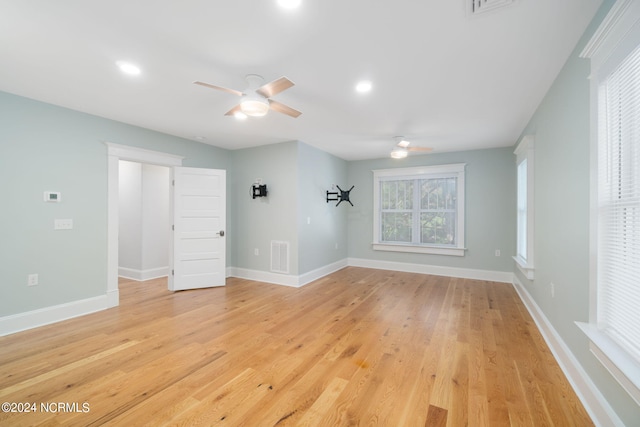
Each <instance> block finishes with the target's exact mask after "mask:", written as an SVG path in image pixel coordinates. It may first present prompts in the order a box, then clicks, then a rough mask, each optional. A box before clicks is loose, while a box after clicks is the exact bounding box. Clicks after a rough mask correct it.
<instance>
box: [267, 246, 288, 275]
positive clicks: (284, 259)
mask: <svg viewBox="0 0 640 427" xmlns="http://www.w3.org/2000/svg"><path fill="white" fill-rule="evenodd" d="M271 271H273V272H274V273H284V274H289V242H283V241H279V240H272V241H271Z"/></svg>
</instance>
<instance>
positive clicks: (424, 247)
mask: <svg viewBox="0 0 640 427" xmlns="http://www.w3.org/2000/svg"><path fill="white" fill-rule="evenodd" d="M373 179H374V186H373V187H374V197H373V199H374V212H375V214H374V215H375V216H374V221H373V222H374V231H373V236H374V243H373V248H374V249H375V250H384V251H399V252H418V253H431V254H440V255H456V256H464V164H454V165H440V166H425V167H417V168H399V169H384V170H376V171H373Z"/></svg>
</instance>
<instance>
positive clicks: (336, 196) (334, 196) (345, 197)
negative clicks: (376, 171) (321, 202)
mask: <svg viewBox="0 0 640 427" xmlns="http://www.w3.org/2000/svg"><path fill="white" fill-rule="evenodd" d="M353 187H355V185H352V186H351V188H350V189H348V190H347V191H345V190H343V189H342V188H340V186H338V185H336V188H337V189H338V191H329V190H327V203H329V202H338V203H336V206H338V205H339V204H340V203H342V202H349V204H350V205H351V206H353V203H351V200H349V193H350V192H351V190H353Z"/></svg>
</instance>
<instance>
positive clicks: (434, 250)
mask: <svg viewBox="0 0 640 427" xmlns="http://www.w3.org/2000/svg"><path fill="white" fill-rule="evenodd" d="M464 176H465V163H456V164H449V165H436V166H419V167H411V168H396V169H378V170H374V171H373V244H372V247H373V249H374V250H377V251H392V252H413V253H422V254H436V255H450V256H464V254H465V250H466V248H465V247H464V244H465V238H464V225H465V224H464V223H465V221H464V206H465V203H464V190H465V184H464ZM443 177H455V178H456V179H457V187H456V191H457V196H456V197H457V206H456V214H457V215H456V244H455V245H454V246H444V245H429V244H419V245H417V244H412V243H406V244H405V243H388V242H382V241H381V235H380V225H381V223H380V215H381V212H380V183H381V182H382V181H386V180H403V179H406V180H409V179H429V178H443Z"/></svg>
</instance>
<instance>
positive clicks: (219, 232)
mask: <svg viewBox="0 0 640 427" xmlns="http://www.w3.org/2000/svg"><path fill="white" fill-rule="evenodd" d="M216 234H217V235H218V236H220V237H224V230H220V231H218V232H217V233H216Z"/></svg>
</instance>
